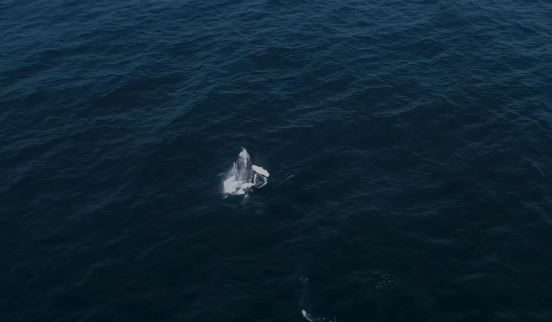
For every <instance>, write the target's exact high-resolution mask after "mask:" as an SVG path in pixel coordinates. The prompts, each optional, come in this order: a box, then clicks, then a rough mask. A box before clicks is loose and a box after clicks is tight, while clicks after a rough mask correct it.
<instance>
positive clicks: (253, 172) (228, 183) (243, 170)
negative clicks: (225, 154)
mask: <svg viewBox="0 0 552 322" xmlns="http://www.w3.org/2000/svg"><path fill="white" fill-rule="evenodd" d="M269 176H270V174H269V173H268V171H266V170H265V169H264V168H263V167H261V166H258V165H254V164H253V163H251V157H250V156H249V153H247V150H246V149H245V148H243V147H242V150H241V151H240V153H239V154H238V158H237V159H236V161H235V162H234V164H233V165H232V168H231V169H230V171H228V173H227V174H226V178H225V180H224V182H223V192H224V195H225V196H228V195H244V194H246V193H247V192H248V191H249V190H251V189H253V188H255V189H259V188H262V187H264V186H265V185H266V184H267V183H268V177H269Z"/></svg>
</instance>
